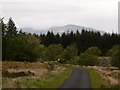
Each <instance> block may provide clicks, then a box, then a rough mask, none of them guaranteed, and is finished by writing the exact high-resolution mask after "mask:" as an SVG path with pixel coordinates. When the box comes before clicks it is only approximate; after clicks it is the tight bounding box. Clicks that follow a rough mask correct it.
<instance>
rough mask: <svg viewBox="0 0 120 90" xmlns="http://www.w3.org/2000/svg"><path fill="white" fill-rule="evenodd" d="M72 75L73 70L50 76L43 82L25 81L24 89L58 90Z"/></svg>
mask: <svg viewBox="0 0 120 90" xmlns="http://www.w3.org/2000/svg"><path fill="white" fill-rule="evenodd" d="M71 73H72V70H71V69H66V70H65V71H64V72H60V73H57V74H55V75H50V76H48V77H45V78H43V79H41V80H28V81H24V82H23V83H22V84H23V85H22V87H25V88H58V87H59V86H60V85H61V84H62V83H63V82H64V81H65V80H66V79H67V78H68V77H69V76H70V75H71Z"/></svg>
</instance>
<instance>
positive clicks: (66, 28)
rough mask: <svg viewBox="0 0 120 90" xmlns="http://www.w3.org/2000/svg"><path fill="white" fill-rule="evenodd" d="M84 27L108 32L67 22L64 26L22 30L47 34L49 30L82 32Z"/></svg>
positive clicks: (55, 31) (102, 32)
mask: <svg viewBox="0 0 120 90" xmlns="http://www.w3.org/2000/svg"><path fill="white" fill-rule="evenodd" d="M83 29H84V30H87V31H93V32H98V31H99V32H100V33H101V34H104V33H106V32H105V31H102V30H97V29H94V28H91V27H84V26H79V25H74V24H67V25H64V26H53V27H50V28H47V29H33V28H22V30H23V31H25V32H29V33H36V34H40V33H44V34H46V33H47V32H48V31H52V32H53V33H55V34H56V33H59V34H62V33H63V32H65V33H66V32H70V31H73V32H74V33H75V32H77V31H79V32H80V33H81V31H82V30H83Z"/></svg>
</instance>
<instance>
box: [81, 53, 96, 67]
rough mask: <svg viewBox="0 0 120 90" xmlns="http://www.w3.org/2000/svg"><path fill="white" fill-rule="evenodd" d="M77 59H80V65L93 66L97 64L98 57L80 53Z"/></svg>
mask: <svg viewBox="0 0 120 90" xmlns="http://www.w3.org/2000/svg"><path fill="white" fill-rule="evenodd" d="M79 58H80V60H79V64H80V65H85V66H93V65H97V64H98V57H97V56H95V55H91V54H87V53H82V54H80V56H79Z"/></svg>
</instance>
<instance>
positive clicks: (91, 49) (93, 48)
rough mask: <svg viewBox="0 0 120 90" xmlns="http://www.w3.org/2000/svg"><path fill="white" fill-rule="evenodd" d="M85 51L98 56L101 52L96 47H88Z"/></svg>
mask: <svg viewBox="0 0 120 90" xmlns="http://www.w3.org/2000/svg"><path fill="white" fill-rule="evenodd" d="M85 53H87V54H91V55H96V56H99V55H100V54H101V50H100V49H99V48H98V47H90V48H88V49H87V50H86V51H85Z"/></svg>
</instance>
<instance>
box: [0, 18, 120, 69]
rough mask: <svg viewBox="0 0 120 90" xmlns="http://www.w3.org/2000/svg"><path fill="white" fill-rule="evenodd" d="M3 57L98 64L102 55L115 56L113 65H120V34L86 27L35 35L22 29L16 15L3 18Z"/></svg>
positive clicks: (31, 60)
mask: <svg viewBox="0 0 120 90" xmlns="http://www.w3.org/2000/svg"><path fill="white" fill-rule="evenodd" d="M0 24H1V26H2V60H3V61H4V60H13V61H29V62H34V61H37V60H41V61H58V62H60V63H72V64H81V65H97V58H98V57H99V56H111V57H112V61H111V62H112V65H114V66H118V67H119V66H120V61H119V60H118V58H119V59H120V55H119V53H120V35H119V34H116V33H112V34H111V33H104V34H103V35H102V34H101V33H100V32H93V31H87V30H84V29H83V30H82V32H81V33H80V32H79V31H77V32H76V33H74V32H73V31H70V32H66V33H65V32H64V33H62V34H59V33H57V34H54V32H52V30H51V31H48V32H47V34H42V33H41V34H40V35H39V34H36V33H34V34H31V33H27V32H24V31H23V30H22V29H20V30H18V29H17V27H16V25H15V23H14V21H13V20H12V18H10V19H9V20H8V23H4V21H3V20H2V19H1V23H0Z"/></svg>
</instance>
